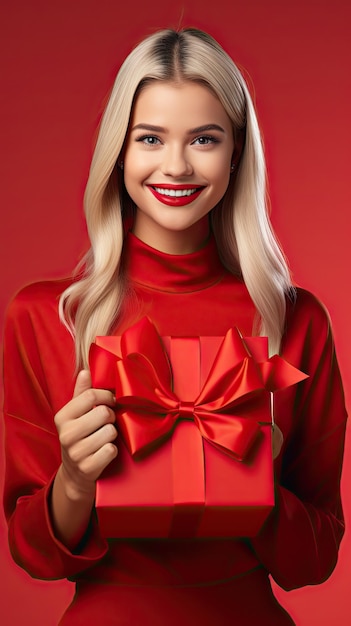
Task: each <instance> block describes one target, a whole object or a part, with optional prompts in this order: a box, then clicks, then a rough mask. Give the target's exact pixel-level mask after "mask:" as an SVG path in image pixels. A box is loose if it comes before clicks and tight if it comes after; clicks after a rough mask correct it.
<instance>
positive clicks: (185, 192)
mask: <svg viewBox="0 0 351 626" xmlns="http://www.w3.org/2000/svg"><path fill="white" fill-rule="evenodd" d="M154 189H155V190H156V191H157V193H160V194H161V195H162V196H174V197H176V198H181V197H182V196H191V195H192V194H193V193H195V191H198V189H161V187H154Z"/></svg>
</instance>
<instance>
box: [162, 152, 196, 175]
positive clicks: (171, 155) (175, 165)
mask: <svg viewBox="0 0 351 626" xmlns="http://www.w3.org/2000/svg"><path fill="white" fill-rule="evenodd" d="M161 169H162V173H163V174H164V175H165V176H172V177H173V178H180V177H181V176H190V175H191V174H192V173H193V167H192V165H191V163H190V161H189V158H188V156H187V154H186V151H185V150H184V149H183V148H182V147H181V146H169V147H168V148H167V150H166V151H165V152H164V154H163V160H162V167H161Z"/></svg>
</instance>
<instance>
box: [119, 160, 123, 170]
mask: <svg viewBox="0 0 351 626" xmlns="http://www.w3.org/2000/svg"><path fill="white" fill-rule="evenodd" d="M118 167H119V168H120V169H121V170H123V168H124V163H123V161H120V162H119V163H118Z"/></svg>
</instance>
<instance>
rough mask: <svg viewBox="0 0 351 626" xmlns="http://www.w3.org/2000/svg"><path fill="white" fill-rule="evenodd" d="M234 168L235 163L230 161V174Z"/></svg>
mask: <svg viewBox="0 0 351 626" xmlns="http://www.w3.org/2000/svg"><path fill="white" fill-rule="evenodd" d="M234 170H235V163H232V164H231V166H230V173H231V174H232V173H233V172H234Z"/></svg>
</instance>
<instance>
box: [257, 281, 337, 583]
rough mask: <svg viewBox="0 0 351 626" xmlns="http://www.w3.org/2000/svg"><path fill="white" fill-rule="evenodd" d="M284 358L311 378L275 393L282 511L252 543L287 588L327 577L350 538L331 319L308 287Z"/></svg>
mask: <svg viewBox="0 0 351 626" xmlns="http://www.w3.org/2000/svg"><path fill="white" fill-rule="evenodd" d="M282 353H283V356H284V357H285V358H286V359H287V360H288V361H290V362H292V363H293V364H294V365H296V366H298V367H299V368H300V369H302V370H303V371H304V372H306V373H308V374H309V378H308V379H307V380H306V381H305V382H303V383H300V385H299V386H298V388H297V390H296V389H293V388H291V389H289V390H285V391H283V392H279V393H278V394H277V398H276V402H275V418H276V421H277V423H278V425H279V426H280V428H281V430H282V431H283V434H284V438H285V445H284V447H283V449H282V451H281V454H280V456H279V457H278V459H277V460H276V480H277V483H276V506H275V509H274V511H273V513H272V515H271V516H270V518H269V519H268V521H267V523H266V525H265V526H264V528H263V529H262V531H261V532H260V534H259V535H258V536H257V537H255V538H254V539H253V540H252V545H253V547H254V550H255V552H256V554H257V556H258V558H259V559H260V561H261V562H262V563H263V565H264V566H265V567H266V569H267V570H268V572H269V573H271V574H272V576H273V578H274V579H275V581H276V582H277V583H278V584H279V585H280V586H281V587H283V588H284V589H286V590H289V589H293V588H296V587H302V586H304V585H312V584H318V583H321V582H323V581H324V580H325V579H326V578H328V576H329V575H330V574H331V572H332V571H333V569H334V567H335V564H336V562H337V556H338V548H339V544H340V541H341V539H342V536H343V533H344V520H343V513H342V506H341V500H340V475H341V467H342V458H343V447H344V435H345V426H346V411H345V405H344V395H343V389H342V384H341V380H340V374H339V369H338V364H337V360H336V356H335V349H334V343H333V337H332V332H331V328H330V322H329V318H328V315H327V313H326V312H325V310H324V309H323V307H322V306H321V305H320V304H319V303H318V302H317V301H316V300H315V299H314V298H313V297H312V296H311V295H310V294H308V293H307V292H305V291H303V290H298V296H297V302H296V304H295V305H291V306H290V310H289V312H288V318H287V331H286V335H285V338H284V342H283V351H282Z"/></svg>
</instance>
